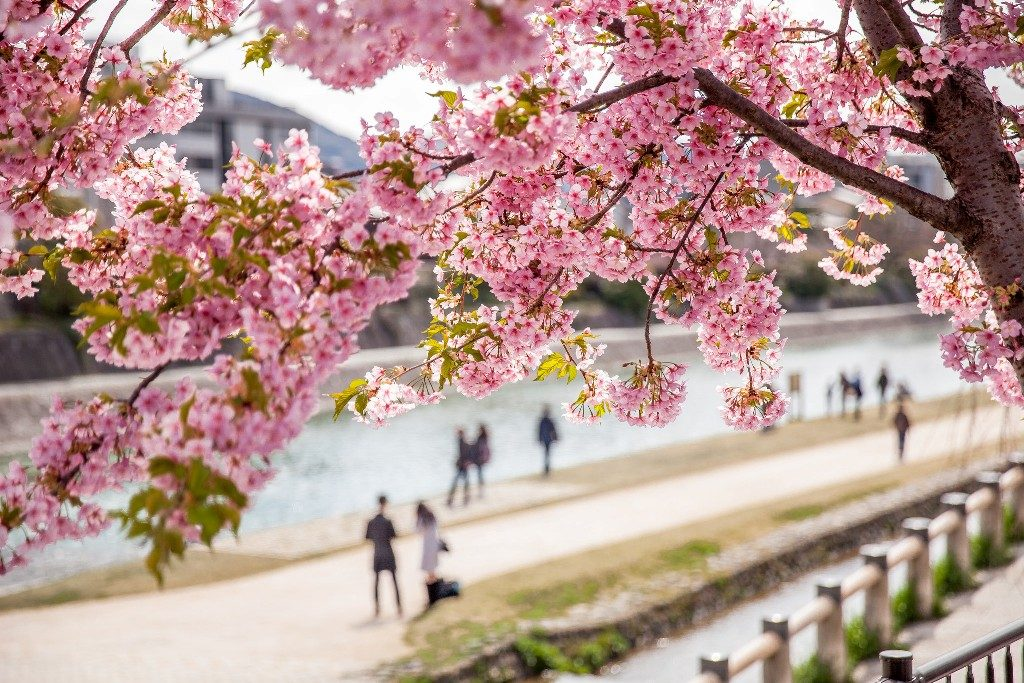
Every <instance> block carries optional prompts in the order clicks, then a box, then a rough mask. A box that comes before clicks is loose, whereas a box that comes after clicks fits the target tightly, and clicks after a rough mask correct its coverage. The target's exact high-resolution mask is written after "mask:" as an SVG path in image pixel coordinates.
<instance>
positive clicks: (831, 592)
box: [818, 579, 846, 681]
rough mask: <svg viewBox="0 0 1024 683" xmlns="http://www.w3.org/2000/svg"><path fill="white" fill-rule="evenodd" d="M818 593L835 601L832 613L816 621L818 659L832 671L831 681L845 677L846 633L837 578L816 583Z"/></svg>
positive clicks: (841, 594)
mask: <svg viewBox="0 0 1024 683" xmlns="http://www.w3.org/2000/svg"><path fill="white" fill-rule="evenodd" d="M818 595H819V596H824V597H827V598H830V599H831V600H832V601H833V602H834V603H835V609H834V610H832V614H830V615H828V616H827V617H825V618H824V619H822V620H821V621H819V622H818V659H819V660H821V662H822V664H824V665H825V666H827V667H828V670H829V671H831V672H832V680H833V681H842V680H844V679H845V678H846V634H845V633H844V631H843V593H842V589H841V587H840V582H839V580H838V579H824V580H823V581H821V582H820V583H818Z"/></svg>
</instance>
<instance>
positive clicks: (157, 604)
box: [0, 409, 1021, 683]
mask: <svg viewBox="0 0 1024 683" xmlns="http://www.w3.org/2000/svg"><path fill="white" fill-rule="evenodd" d="M1002 420H1003V411H1002V410H1001V409H988V410H984V411H979V413H978V414H977V415H975V416H973V417H972V416H969V415H967V416H965V415H959V416H953V417H947V418H943V419H939V420H935V421H933V422H930V423H925V424H920V425H918V426H917V427H915V431H914V432H913V433H912V434H911V439H910V441H909V445H908V460H909V461H910V462H915V461H924V460H934V459H939V458H944V457H950V456H953V455H954V454H956V453H958V452H960V451H962V450H963V449H965V448H967V447H971V446H977V445H981V444H985V443H991V442H993V441H995V440H996V438H997V437H998V436H999V435H1000V431H1001V428H1002V426H1003V422H1002ZM1013 424H1014V427H1015V428H1019V427H1018V426H1019V425H1020V424H1021V423H1020V421H1019V420H1015V421H1014V422H1013ZM893 441H894V439H893V436H892V434H890V433H887V432H883V433H875V434H869V435H865V436H861V437H856V438H852V439H846V440H842V441H838V442H832V443H829V444H826V445H823V446H818V447H813V448H807V449H801V450H796V451H790V452H788V453H783V454H780V455H778V456H775V457H769V458H761V459H756V460H751V461H747V462H742V463H739V464H735V465H729V466H724V467H720V468H717V469H713V470H709V471H704V472H698V473H695V474H691V475H684V476H678V477H673V478H670V479H666V480H663V481H659V482H655V483H651V484H644V485H640V486H635V487H632V488H627V489H622V490H616V491H611V492H607V493H601V494H596V495H593V496H589V497H585V498H579V499H575V500H570V501H567V502H564V503H560V504H551V505H547V506H545V507H543V508H539V509H532V510H524V511H520V512H515V513H511V514H507V515H503V516H497V517H491V518H487V519H482V520H479V521H475V522H467V523H465V524H462V525H459V526H457V527H453V528H451V529H448V530H447V531H445V532H444V534H443V535H444V537H445V539H446V540H447V542H448V544H449V545H450V547H451V548H452V551H453V552H452V554H451V555H450V556H445V557H444V560H443V565H442V570H443V571H444V573H445V574H446V575H449V576H455V577H458V578H459V579H461V580H462V581H463V582H466V583H469V582H475V581H479V580H481V579H484V578H486V577H489V576H495V575H497V574H501V573H504V572H508V571H511V570H515V569H520V568H523V567H527V566H530V565H533V564H537V563H540V562H545V561H548V560H552V559H555V558H559V557H565V556H568V555H573V554H576V553H580V552H583V551H586V550H591V549H594V548H597V547H601V546H604V545H608V544H612V543H617V542H621V541H626V540H629V539H631V538H636V537H639V536H644V535H647V534H652V533H657V532H660V531H664V530H668V529H671V528H675V527H679V526H682V525H684V524H690V523H693V522H698V521H701V520H705V519H711V518H715V517H721V516H724V515H728V514H729V513H731V512H735V511H736V510H739V509H743V508H749V507H751V506H755V505H759V504H767V503H771V502H775V501H779V500H784V499H786V498H789V497H793V496H796V495H799V494H802V493H806V492H809V491H812V490H815V489H820V488H823V487H828V486H834V485H836V484H842V483H844V482H848V481H853V480H857V479H861V478H864V477H868V476H872V475H875V474H878V473H881V472H884V471H886V470H888V469H891V468H893V467H895V466H896V465H895V462H894V457H893V447H894V443H893ZM396 552H397V554H398V557H399V569H400V577H401V583H402V590H403V595H405V596H406V603H407V609H408V611H409V612H415V611H417V610H418V608H419V606H420V601H421V599H422V597H421V594H422V590H423V589H422V584H421V583H420V577H419V572H418V571H417V559H418V556H419V544H418V541H417V539H416V538H414V537H409V538H403V539H400V540H399V541H398V543H397V544H396ZM369 560H370V558H369V553H368V552H367V551H366V550H365V549H357V550H352V551H347V552H341V553H337V554H334V555H331V556H328V557H324V558H322V559H317V560H311V561H308V562H302V563H298V564H295V565H292V566H289V567H285V568H282V569H279V570H275V571H271V572H267V573H263V574H258V575H254V576H250V577H245V578H241V579H236V580H233V581H228V582H223V583H218V584H210V585H205V586H196V587H193V588H185V589H180V590H175V591H168V592H165V593H155V594H144V595H134V596H124V597H119V598H111V599H106V600H101V601H93V602H82V603H71V604H65V605H59V606H54V607H46V608H39V609H33V610H18V611H11V612H7V613H3V614H0V634H3V635H2V636H0V681H3V682H6V681H12V682H14V681H17V682H22V681H33V682H36V681H38V682H40V683H43V682H46V681H61V682H63V681H68V680H74V681H83V682H87V681H104V682H117V681H143V680H144V681H175V682H180V681H204V682H205V681H209V682H214V681H247V682H254V681H274V682H283V681H332V680H339V679H342V678H347V679H350V680H351V679H357V680H362V679H365V678H366V677H367V675H368V674H367V672H368V671H369V670H371V669H372V668H373V667H375V666H377V665H378V664H380V663H381V662H383V661H386V660H389V659H393V658H397V657H400V656H402V655H403V654H406V650H407V646H406V645H405V644H404V643H403V641H402V635H403V632H404V623H403V622H402V621H400V620H398V619H395V618H385V619H382V620H379V621H378V620H374V619H371V618H369V615H370V614H371V612H372V606H371V600H370V596H369V588H370V586H369V571H368V570H369ZM384 597H385V605H387V604H389V600H388V598H389V594H388V592H387V591H385V592H384Z"/></svg>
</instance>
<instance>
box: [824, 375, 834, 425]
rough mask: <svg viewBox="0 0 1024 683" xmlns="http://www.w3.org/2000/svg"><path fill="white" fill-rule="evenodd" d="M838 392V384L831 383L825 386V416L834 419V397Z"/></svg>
mask: <svg viewBox="0 0 1024 683" xmlns="http://www.w3.org/2000/svg"><path fill="white" fill-rule="evenodd" d="M835 391H836V383H835V382H829V383H828V384H826V385H825V416H826V417H832V395H833V394H834V393H835Z"/></svg>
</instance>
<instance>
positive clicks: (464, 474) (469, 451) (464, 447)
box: [448, 428, 473, 507]
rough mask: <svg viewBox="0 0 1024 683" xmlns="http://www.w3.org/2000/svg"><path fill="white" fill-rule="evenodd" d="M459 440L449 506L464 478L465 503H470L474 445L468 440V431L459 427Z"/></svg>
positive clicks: (456, 432)
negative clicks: (470, 470)
mask: <svg viewBox="0 0 1024 683" xmlns="http://www.w3.org/2000/svg"><path fill="white" fill-rule="evenodd" d="M455 434H456V436H457V437H458V441H457V443H456V455H455V478H454V479H452V487H451V489H450V490H449V491H448V507H451V506H452V503H453V502H454V501H455V490H456V489H457V488H459V480H462V486H463V488H462V494H463V501H462V502H463V505H469V466H470V465H472V464H473V447H472V446H471V445H470V443H469V442H468V441H466V431H465V430H464V429H461V428H459V429H457V430H456V431H455Z"/></svg>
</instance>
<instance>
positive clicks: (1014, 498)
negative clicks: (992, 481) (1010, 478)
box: [1006, 451, 1024, 533]
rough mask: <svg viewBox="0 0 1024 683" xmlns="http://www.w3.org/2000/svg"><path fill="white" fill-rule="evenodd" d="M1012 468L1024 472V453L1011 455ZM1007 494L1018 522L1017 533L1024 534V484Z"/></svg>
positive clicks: (1018, 452)
mask: <svg viewBox="0 0 1024 683" xmlns="http://www.w3.org/2000/svg"><path fill="white" fill-rule="evenodd" d="M1010 467H1016V468H1019V469H1020V470H1021V471H1024V453H1022V452H1020V451H1017V452H1016V453H1010ZM1007 494H1008V496H1007V500H1006V503H1007V504H1008V505H1009V506H1010V509H1011V510H1013V516H1014V518H1015V519H1016V520H1017V532H1018V533H1024V484H1021V485H1020V486H1016V487H1014V488H1012V489H1010V490H1009V491H1007Z"/></svg>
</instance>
